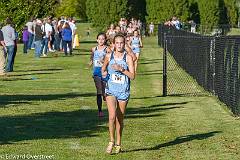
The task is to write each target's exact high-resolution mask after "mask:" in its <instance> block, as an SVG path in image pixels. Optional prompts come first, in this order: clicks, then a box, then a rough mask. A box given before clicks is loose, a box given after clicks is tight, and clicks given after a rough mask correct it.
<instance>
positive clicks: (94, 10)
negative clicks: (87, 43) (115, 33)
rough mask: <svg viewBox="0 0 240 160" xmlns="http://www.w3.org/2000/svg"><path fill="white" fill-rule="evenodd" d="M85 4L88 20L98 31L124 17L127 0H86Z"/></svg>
mask: <svg viewBox="0 0 240 160" xmlns="http://www.w3.org/2000/svg"><path fill="white" fill-rule="evenodd" d="M86 6H87V16H88V18H89V20H90V21H91V22H92V23H93V26H94V27H97V29H98V30H99V31H103V30H105V29H106V27H108V26H109V25H110V24H111V23H116V22H118V21H119V19H120V18H121V17H125V16H126V15H127V9H128V8H127V0H87V2H86Z"/></svg>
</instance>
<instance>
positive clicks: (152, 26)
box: [149, 22, 154, 36]
mask: <svg viewBox="0 0 240 160" xmlns="http://www.w3.org/2000/svg"><path fill="white" fill-rule="evenodd" d="M153 34H154V24H153V22H151V23H150V25H149V35H150V36H151V35H153Z"/></svg>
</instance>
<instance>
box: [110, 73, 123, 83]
mask: <svg viewBox="0 0 240 160" xmlns="http://www.w3.org/2000/svg"><path fill="white" fill-rule="evenodd" d="M111 79H112V82H113V83H118V84H124V82H125V76H124V75H119V74H112V77H111Z"/></svg>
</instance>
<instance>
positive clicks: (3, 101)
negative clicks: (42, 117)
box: [0, 93, 96, 107]
mask: <svg viewBox="0 0 240 160" xmlns="http://www.w3.org/2000/svg"><path fill="white" fill-rule="evenodd" d="M93 96H96V93H85V94H74V93H69V94H49V95H0V107H5V106H6V105H9V104H18V103H19V104H22V103H26V104H27V103H29V102H31V101H49V100H65V99H67V98H76V97H93Z"/></svg>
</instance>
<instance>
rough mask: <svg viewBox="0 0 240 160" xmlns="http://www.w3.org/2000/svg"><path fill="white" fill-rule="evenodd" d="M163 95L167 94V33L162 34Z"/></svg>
mask: <svg viewBox="0 0 240 160" xmlns="http://www.w3.org/2000/svg"><path fill="white" fill-rule="evenodd" d="M163 39H164V43H163V97H166V96H167V34H166V33H164V36H163Z"/></svg>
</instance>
